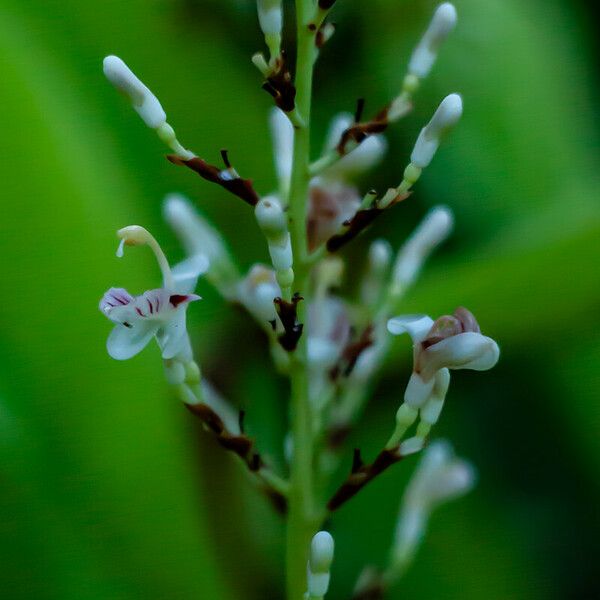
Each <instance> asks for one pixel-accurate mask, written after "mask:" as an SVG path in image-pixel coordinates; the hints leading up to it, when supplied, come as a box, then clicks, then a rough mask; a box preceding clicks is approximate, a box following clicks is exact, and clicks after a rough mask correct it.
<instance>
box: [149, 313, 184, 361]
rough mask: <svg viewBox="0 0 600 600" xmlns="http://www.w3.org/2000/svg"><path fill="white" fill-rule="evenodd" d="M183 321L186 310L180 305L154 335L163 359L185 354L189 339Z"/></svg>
mask: <svg viewBox="0 0 600 600" xmlns="http://www.w3.org/2000/svg"><path fill="white" fill-rule="evenodd" d="M185 322H186V311H185V307H182V308H180V309H179V310H177V312H176V313H175V314H174V315H173V317H172V318H171V319H170V320H169V321H168V322H167V324H166V325H164V326H163V327H161V328H160V329H159V330H158V334H157V336H156V337H157V340H158V345H159V346H160V349H161V351H162V357H163V358H164V359H165V360H166V359H169V358H173V357H175V356H178V355H179V354H187V350H188V346H189V341H188V335H187V329H186V326H185Z"/></svg>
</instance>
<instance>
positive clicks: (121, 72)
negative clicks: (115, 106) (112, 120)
mask: <svg viewBox="0 0 600 600" xmlns="http://www.w3.org/2000/svg"><path fill="white" fill-rule="evenodd" d="M103 69H104V74H105V75H106V78H107V79H108V80H109V81H110V82H111V83H112V84H113V85H114V86H115V88H116V89H117V90H119V91H120V92H121V93H123V94H124V95H125V96H127V98H128V99H129V101H130V102H131V105H132V106H133V108H134V109H135V110H136V111H137V113H138V114H139V115H140V117H141V118H142V119H143V121H144V123H146V125H147V126H148V127H150V128H152V129H157V128H159V127H160V126H161V125H163V124H164V123H166V120H167V115H166V114H165V111H164V110H163V107H162V106H161V104H160V102H159V101H158V98H156V96H155V95H154V94H153V93H152V92H151V91H150V90H149V89H148V88H147V87H146V86H145V85H144V84H143V83H142V82H141V81H140V80H139V79H138V78H137V77H136V76H135V74H134V73H133V72H132V71H131V69H130V68H129V67H128V66H127V65H126V64H125V63H124V62H123V61H122V60H121V59H120V58H119V57H118V56H107V57H106V58H105V59H104V62H103Z"/></svg>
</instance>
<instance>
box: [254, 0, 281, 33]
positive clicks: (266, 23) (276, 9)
mask: <svg viewBox="0 0 600 600" xmlns="http://www.w3.org/2000/svg"><path fill="white" fill-rule="evenodd" d="M256 6H257V9H258V21H259V23H260V28H261V29H262V32H263V33H264V34H265V35H277V34H279V33H281V29H282V27H283V12H282V10H281V0H257V2H256Z"/></svg>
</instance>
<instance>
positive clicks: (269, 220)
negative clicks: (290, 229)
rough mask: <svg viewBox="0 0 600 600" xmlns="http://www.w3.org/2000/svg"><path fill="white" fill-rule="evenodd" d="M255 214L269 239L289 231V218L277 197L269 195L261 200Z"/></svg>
mask: <svg viewBox="0 0 600 600" xmlns="http://www.w3.org/2000/svg"><path fill="white" fill-rule="evenodd" d="M254 214H255V215H256V220H257V221H258V225H259V227H260V228H261V229H262V230H263V233H264V234H265V236H266V237H267V239H273V238H277V237H280V236H281V235H283V234H285V233H286V232H287V219H286V216H285V213H284V212H283V210H282V208H281V205H280V204H279V200H277V198H275V197H273V196H269V197H267V198H263V199H262V200H260V201H259V202H258V203H257V205H256V207H255V209H254Z"/></svg>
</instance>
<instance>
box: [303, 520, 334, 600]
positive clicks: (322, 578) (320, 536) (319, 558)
mask: <svg viewBox="0 0 600 600" xmlns="http://www.w3.org/2000/svg"><path fill="white" fill-rule="evenodd" d="M333 551H334V541H333V537H331V534H330V533H328V532H327V531H319V533H317V534H316V535H315V536H314V537H313V539H312V542H311V545H310V557H309V560H308V568H307V579H308V581H307V584H308V592H307V596H308V598H322V597H323V596H325V594H326V593H327V591H328V589H329V580H330V577H331V576H330V569H331V563H332V562H333Z"/></svg>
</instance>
